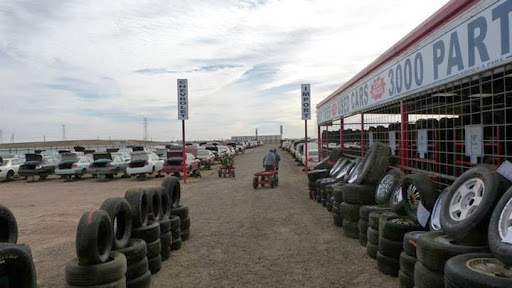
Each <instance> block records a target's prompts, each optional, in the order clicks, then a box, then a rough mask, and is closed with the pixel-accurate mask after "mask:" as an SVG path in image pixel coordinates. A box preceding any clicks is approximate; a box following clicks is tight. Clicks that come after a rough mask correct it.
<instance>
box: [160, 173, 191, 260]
mask: <svg viewBox="0 0 512 288" xmlns="http://www.w3.org/2000/svg"><path fill="white" fill-rule="evenodd" d="M162 187H163V188H164V189H165V192H166V193H167V194H168V195H169V196H170V200H171V205H170V209H171V210H170V216H169V218H170V221H171V234H172V243H171V250H178V249H180V248H181V245H182V242H183V241H186V240H188V238H189V237H190V216H189V210H188V207H187V206H183V205H181V204H180V201H181V186H180V182H179V180H178V178H176V177H166V178H165V179H164V180H163V181H162Z"/></svg>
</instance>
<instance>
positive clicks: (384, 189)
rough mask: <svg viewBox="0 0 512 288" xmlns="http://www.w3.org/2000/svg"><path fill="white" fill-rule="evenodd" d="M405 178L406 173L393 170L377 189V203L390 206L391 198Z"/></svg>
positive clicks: (383, 178)
mask: <svg viewBox="0 0 512 288" xmlns="http://www.w3.org/2000/svg"><path fill="white" fill-rule="evenodd" d="M403 177H404V173H402V171H400V170H398V169H391V170H390V171H389V172H388V173H387V174H386V175H384V177H382V179H381V180H380V181H379V183H378V184H377V188H376V189H375V190H376V191H375V201H376V202H377V204H379V205H381V206H387V205H389V198H390V197H391V194H393V191H395V190H396V188H397V186H398V184H400V181H401V180H402V178H403Z"/></svg>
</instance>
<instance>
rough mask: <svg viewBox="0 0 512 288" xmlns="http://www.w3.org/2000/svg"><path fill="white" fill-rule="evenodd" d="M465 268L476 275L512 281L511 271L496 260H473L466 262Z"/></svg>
mask: <svg viewBox="0 0 512 288" xmlns="http://www.w3.org/2000/svg"><path fill="white" fill-rule="evenodd" d="M466 266H467V267H468V268H469V269H471V270H473V271H475V272H477V273H481V274H485V275H489V276H493V277H499V278H508V279H512V270H511V269H510V268H507V267H506V266H505V264H503V263H502V262H500V261H499V260H498V259H496V258H474V259H471V260H469V261H467V262H466Z"/></svg>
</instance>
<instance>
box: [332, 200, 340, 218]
mask: <svg viewBox="0 0 512 288" xmlns="http://www.w3.org/2000/svg"><path fill="white" fill-rule="evenodd" d="M340 213H341V212H340V203H339V202H338V201H336V200H334V201H332V214H337V215H341V214H340Z"/></svg>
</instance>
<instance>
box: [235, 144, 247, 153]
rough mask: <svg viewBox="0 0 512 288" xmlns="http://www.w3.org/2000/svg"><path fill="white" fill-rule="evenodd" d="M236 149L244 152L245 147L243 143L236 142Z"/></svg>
mask: <svg viewBox="0 0 512 288" xmlns="http://www.w3.org/2000/svg"><path fill="white" fill-rule="evenodd" d="M236 150H237V151H238V152H241V153H242V154H243V153H244V152H245V147H244V145H242V144H236Z"/></svg>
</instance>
